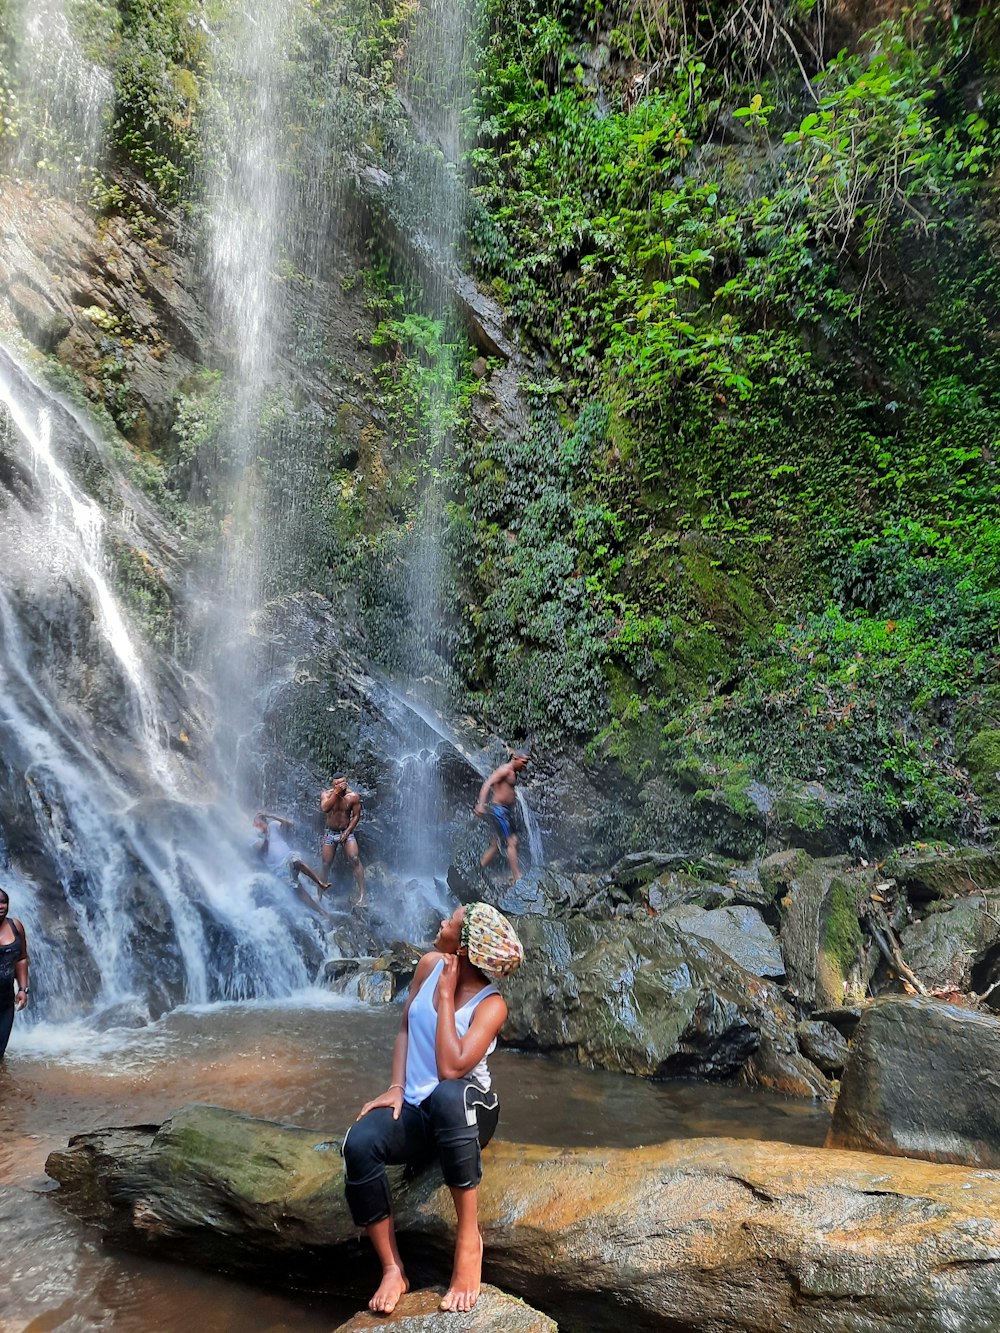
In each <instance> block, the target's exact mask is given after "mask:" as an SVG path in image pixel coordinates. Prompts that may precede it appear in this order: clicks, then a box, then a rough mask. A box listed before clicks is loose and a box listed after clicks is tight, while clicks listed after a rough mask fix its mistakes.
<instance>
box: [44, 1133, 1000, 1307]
mask: <svg viewBox="0 0 1000 1333" xmlns="http://www.w3.org/2000/svg"><path fill="white" fill-rule="evenodd" d="M47 1169H48V1171H49V1173H50V1174H51V1175H53V1176H54V1177H55V1178H56V1179H57V1180H59V1181H60V1183H61V1184H62V1189H61V1191H60V1192H59V1194H58V1195H57V1196H56V1197H57V1198H60V1199H61V1200H62V1202H63V1203H65V1204H66V1205H67V1206H68V1207H70V1208H71V1209H72V1210H73V1211H74V1212H76V1213H77V1214H78V1215H79V1216H81V1217H83V1218H85V1219H86V1220H87V1221H91V1222H97V1223H98V1224H99V1225H101V1226H102V1227H103V1229H104V1230H105V1232H106V1233H107V1235H108V1237H109V1238H110V1239H111V1240H113V1241H116V1242H118V1243H120V1244H122V1243H124V1244H127V1245H129V1246H131V1247H133V1248H138V1249H139V1250H142V1251H145V1252H147V1253H150V1254H156V1255H159V1256H161V1257H173V1258H183V1259H185V1260H188V1261H193V1262H196V1263H200V1264H204V1265H210V1266H213V1267H222V1268H225V1269H229V1270H236V1271H244V1272H247V1271H251V1272H253V1273H254V1274H255V1276H256V1277H257V1278H258V1279H259V1277H260V1274H261V1272H262V1271H267V1272H268V1273H270V1274H273V1275H274V1276H275V1277H280V1278H283V1279H284V1280H286V1281H295V1280H297V1279H298V1278H299V1277H300V1276H301V1275H303V1274H309V1276H310V1280H311V1281H313V1282H315V1281H317V1280H318V1279H321V1280H322V1281H323V1282H324V1283H325V1284H326V1285H327V1286H329V1287H331V1288H336V1289H338V1290H339V1291H340V1292H342V1293H345V1294H351V1295H352V1296H353V1295H354V1294H356V1295H357V1298H358V1301H359V1305H360V1304H361V1303H362V1301H363V1300H366V1299H367V1296H368V1295H370V1292H371V1288H372V1283H373V1281H374V1280H375V1277H376V1266H375V1263H374V1260H373V1259H372V1257H371V1256H370V1255H369V1254H368V1252H367V1251H366V1250H362V1249H359V1245H358V1241H357V1239H356V1232H355V1230H354V1228H353V1226H351V1224H350V1219H349V1217H348V1215H347V1211H346V1208H345V1205H344V1202H343V1191H342V1187H341V1185H342V1182H341V1170H342V1162H341V1158H340V1155H339V1153H338V1151H337V1145H336V1144H335V1143H332V1142H330V1141H326V1140H323V1139H322V1137H321V1136H320V1135H318V1134H316V1133H314V1132H310V1131H306V1130H301V1129H293V1128H289V1127H287V1126H281V1125H272V1124H267V1123H264V1122H260V1121H254V1120H249V1119H247V1118H245V1117H242V1116H237V1115H235V1114H234V1113H232V1112H228V1111H222V1110H219V1109H217V1108H211V1107H188V1108H186V1109H185V1110H184V1111H182V1112H178V1113H177V1114H176V1115H174V1116H173V1117H172V1119H171V1120H169V1121H167V1122H166V1124H164V1125H163V1126H162V1127H160V1128H159V1129H157V1128H156V1127H154V1126H147V1127H140V1128H137V1129H134V1130H103V1131H99V1132H97V1133H94V1134H88V1135H81V1136H78V1137H77V1138H75V1139H74V1140H72V1142H71V1144H70V1146H69V1148H68V1150H66V1151H64V1152H61V1153H54V1154H52V1155H51V1156H50V1158H49V1161H48V1163H47ZM396 1198H397V1210H396V1217H397V1226H398V1230H399V1234H400V1245H401V1248H402V1250H403V1253H404V1257H411V1258H412V1257H413V1256H415V1255H419V1256H420V1257H421V1262H422V1263H424V1262H432V1263H434V1264H437V1265H440V1266H441V1268H442V1269H444V1270H445V1272H447V1271H448V1265H449V1264H450V1251H451V1245H452V1243H453V1222H454V1212H453V1206H452V1203H451V1199H450V1196H449V1194H448V1191H447V1190H446V1189H445V1187H444V1186H443V1185H442V1184H441V1182H440V1177H439V1175H438V1172H437V1170H436V1169H435V1168H432V1169H431V1170H429V1171H428V1172H426V1173H424V1174H423V1175H420V1176H417V1177H416V1178H414V1179H413V1180H411V1181H410V1182H408V1183H406V1184H404V1185H402V1186H400V1187H399V1188H398V1189H397V1194H396ZM479 1205H480V1221H481V1225H482V1228H483V1233H484V1238H485V1243H486V1267H485V1276H486V1277H487V1279H488V1280H489V1281H490V1282H491V1283H494V1284H495V1285H497V1286H498V1287H500V1288H502V1289H503V1290H505V1291H510V1292H513V1293H515V1294H516V1295H517V1296H520V1297H521V1298H522V1299H524V1300H526V1301H529V1302H530V1303H531V1304H532V1305H535V1306H537V1307H538V1308H540V1309H542V1310H544V1311H545V1312H546V1314H549V1315H551V1317H552V1318H554V1319H557V1320H558V1321H559V1322H560V1324H561V1325H563V1326H565V1327H567V1328H586V1329H587V1330H588V1333H603V1331H604V1330H615V1333H620V1330H621V1329H622V1328H623V1327H628V1328H631V1329H634V1330H647V1329H649V1330H652V1329H659V1330H663V1329H669V1330H671V1333H871V1330H873V1329H878V1330H879V1333H940V1331H941V1330H942V1329H961V1330H963V1333H987V1330H992V1329H994V1328H996V1327H998V1326H1000V1281H998V1279H997V1264H998V1261H1000V1176H997V1175H993V1174H991V1173H983V1172H978V1171H977V1172H973V1171H969V1170H967V1169H964V1168H960V1167H955V1166H939V1165H934V1164H929V1163H926V1162H911V1161H902V1160H899V1159H887V1158H882V1157H876V1156H873V1155H870V1154H861V1153H842V1152H833V1151H828V1150H824V1149H809V1148H803V1147H789V1146H786V1145H782V1144H775V1143H754V1142H749V1141H738V1140H732V1139H698V1140H681V1141H678V1142H673V1143H667V1144H660V1145H657V1146H654V1147H648V1148H639V1149H632V1150H617V1151H616V1150H591V1149H587V1150H580V1149H563V1150H558V1149H552V1148H542V1147H534V1146H529V1145H523V1144H511V1143H496V1142H495V1143H494V1144H492V1145H491V1146H490V1148H488V1149H487V1151H486V1155H485V1175H484V1179H483V1183H482V1186H481V1188H480V1195H479ZM890 1240H891V1243H889V1242H890ZM362 1256H363V1257H362ZM452 1318H453V1317H452ZM448 1327H449V1328H453V1327H456V1325H455V1324H454V1323H452V1322H449V1324H448Z"/></svg>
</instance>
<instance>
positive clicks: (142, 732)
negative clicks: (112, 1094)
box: [0, 352, 319, 1021]
mask: <svg viewBox="0 0 1000 1333" xmlns="http://www.w3.org/2000/svg"><path fill="white" fill-rule="evenodd" d="M81 469H82V470H84V471H86V472H88V473H90V474H91V475H93V474H94V473H95V472H97V473H98V475H100V477H101V488H102V491H107V492H110V493H111V494H113V495H116V496H118V497H119V503H120V506H121V515H122V516H121V518H120V520H119V521H118V525H117V527H118V530H117V531H116V532H115V537H116V540H118V541H123V540H125V541H127V542H128V543H129V544H130V546H131V547H132V549H138V550H143V551H144V552H145V553H146V556H147V558H151V559H160V560H163V559H166V558H167V556H166V553H165V552H163V551H162V549H161V548H160V545H159V543H160V541H161V540H162V533H157V532H155V531H151V532H146V531H144V530H143V528H144V522H145V518H146V517H147V513H148V506H146V504H145V503H144V501H143V499H142V497H141V496H138V495H137V494H135V493H134V492H132V491H131V489H130V487H129V486H128V484H127V482H126V481H125V480H124V478H123V477H121V476H120V475H118V474H117V472H116V470H115V467H114V464H113V460H112V459H111V458H110V455H109V452H108V450H107V448H106V446H105V444H104V441H103V440H102V439H101V438H100V437H99V435H98V433H97V432H96V430H95V429H94V428H93V427H92V426H91V425H90V424H89V422H87V420H86V418H85V417H84V416H83V414H82V413H80V412H79V411H78V410H76V409H74V408H72V407H70V406H69V405H67V404H66V403H64V402H63V401H61V400H60V399H59V398H58V397H57V396H56V395H54V394H53V393H51V391H49V390H47V389H46V388H45V387H44V386H43V385H41V384H40V383H38V382H37V381H36V380H34V379H33V378H32V377H31V376H30V375H29V374H28V372H27V371H26V370H25V369H24V367H23V366H21V365H20V364H19V363H18V362H17V361H16V360H15V359H14V358H13V357H12V356H11V355H10V354H9V353H6V352H0V503H2V505H3V523H2V525H0V566H2V568H3V569H4V582H3V586H2V588H0V829H2V832H3V842H4V846H5V854H4V857H3V864H2V866H0V885H2V886H3V887H4V888H5V889H6V890H7V892H8V893H9V894H10V896H11V901H12V904H13V910H14V912H15V914H16V915H19V916H22V917H23V919H24V920H25V922H26V924H27V925H28V927H29V930H30V933H31V943H32V953H33V955H34V956H35V958H36V960H37V967H36V976H37V978H38V981H37V985H36V987H35V993H34V1002H33V1005H32V1008H31V1011H30V1014H29V1015H27V1016H26V1017H27V1019H28V1021H33V1020H35V1019H37V1018H39V1017H41V1018H55V1019H67V1018H70V1017H80V1016H81V1015H86V1014H87V1013H100V1012H108V1011H111V1012H114V1011H116V1010H120V1009H122V1008H123V1007H124V1008H126V1009H128V1010H129V1011H130V1012H132V1013H133V1014H137V1015H139V1016H140V1017H141V1016H144V1015H155V1014H158V1013H161V1012H163V1011H164V1010H165V1009H168V1008H172V1007H173V1006H174V1005H176V1004H178V1003H180V1002H188V1003H204V1002H206V1001H209V1000H213V999H221V998H245V997H249V996H262V995H275V994H287V993H288V992H289V991H291V990H293V989H297V988H299V987H301V986H303V985H305V984H307V982H308V979H309V976H310V975H311V974H312V970H313V969H314V967H315V965H316V963H317V961H318V958H319V948H318V941H317V940H316V938H315V936H314V935H313V934H312V933H311V932H310V931H309V930H308V928H307V927H305V926H304V925H303V924H302V923H301V921H300V920H299V917H298V914H296V913H293V912H291V910H290V908H291V904H290V903H289V902H287V901H285V900H283V899H282V896H281V895H280V893H275V892H272V891H271V890H270V888H269V886H268V885H267V884H265V883H263V882H262V880H261V879H259V878H255V877H254V876H253V874H252V873H251V870H250V867H249V866H248V865H247V864H245V863H244V861H243V858H242V855H241V845H240V844H241V837H242V829H241V824H240V816H239V815H238V814H236V813H234V811H233V810H232V808H231V807H230V806H228V805H227V804H226V803H225V802H224V801H220V800H219V799H218V798H216V797H214V796H213V794H212V790H211V788H210V787H209V786H207V784H206V783H205V781H204V779H203V778H202V777H201V775H200V774H199V772H198V770H197V767H196V766H195V765H193V764H192V763H191V761H190V760H189V759H187V758H186V757H184V756H183V754H182V753H180V752H179V751H180V749H181V747H180V746H177V747H176V748H174V747H173V746H171V744H170V741H171V739H173V740H174V741H175V742H176V740H177V734H178V731H179V727H178V724H177V720H176V710H177V707H178V703H177V698H178V696H180V695H183V696H184V697H185V703H184V705H182V706H184V707H187V708H188V709H189V712H188V714H187V719H188V720H187V725H188V726H190V727H191V729H192V730H194V729H195V725H196V723H197V707H198V702H199V701H198V700H197V698H196V697H192V695H193V694H194V691H195V683H194V682H193V681H192V680H191V679H190V678H189V677H182V676H181V673H180V672H179V671H178V670H177V668H176V666H175V665H173V664H171V663H170V662H169V661H153V660H152V659H151V658H150V654H149V650H148V649H145V648H143V647H141V646H140V643H139V641H138V639H137V637H136V636H135V633H134V631H133V630H132V629H131V628H130V624H129V617H128V615H127V613H126V611H125V610H124V609H123V607H122V606H121V604H120V603H119V601H118V598H117V596H116V593H115V589H114V585H113V577H112V570H113V562H112V561H111V560H110V558H109V555H108V549H107V540H108V535H109V520H108V518H107V517H106V515H105V514H104V513H103V512H102V510H101V509H100V508H99V507H98V505H97V504H96V503H95V501H94V500H93V499H92V497H90V496H89V495H88V494H87V492H86V491H85V490H84V489H83V486H82V485H81V483H80V481H79V480H78V479H77V477H76V476H75V475H74V473H75V472H79V471H80V470H81ZM126 520H127V521H126ZM154 526H155V522H154ZM151 667H155V670H151ZM164 688H166V689H167V690H168V692H169V694H170V695H171V697H172V702H171V703H170V709H171V713H170V715H169V716H168V714H167V712H165V710H164V701H163V698H162V695H163V690H164ZM200 702H201V704H202V706H203V707H204V706H206V705H205V703H204V700H202V701H200Z"/></svg>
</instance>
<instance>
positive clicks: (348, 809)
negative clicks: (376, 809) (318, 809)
mask: <svg viewBox="0 0 1000 1333" xmlns="http://www.w3.org/2000/svg"><path fill="white" fill-rule="evenodd" d="M360 809H361V797H360V796H359V795H358V793H357V792H356V791H345V792H344V793H343V794H342V795H340V796H336V797H334V799H333V802H332V804H331V805H330V808H329V810H327V812H326V826H327V828H331V829H333V830H334V831H335V832H338V833H339V832H340V831H341V830H342V829H345V828H347V826H348V824H350V822H351V820H352V819H353V818H354V814H355V811H360Z"/></svg>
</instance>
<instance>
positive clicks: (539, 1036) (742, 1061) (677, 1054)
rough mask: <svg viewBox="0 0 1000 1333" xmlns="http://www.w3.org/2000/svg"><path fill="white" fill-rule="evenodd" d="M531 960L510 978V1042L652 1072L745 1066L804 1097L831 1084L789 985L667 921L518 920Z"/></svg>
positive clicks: (758, 1078) (717, 1073) (713, 1073)
mask: <svg viewBox="0 0 1000 1333" xmlns="http://www.w3.org/2000/svg"><path fill="white" fill-rule="evenodd" d="M516 926H517V930H518V933H519V935H520V937H521V941H522V943H523V944H524V947H525V951H526V957H527V959H528V964H529V965H528V966H526V967H523V968H522V969H520V971H519V972H517V973H516V974H515V975H514V977H512V978H511V979H510V980H509V981H508V982H507V983H506V984H505V994H506V997H507V1002H508V1005H509V1008H510V1017H509V1018H508V1021H507V1025H506V1027H505V1029H504V1036H505V1039H506V1040H507V1041H508V1042H509V1043H510V1044H512V1045H515V1046H520V1047H523V1048H525V1049H528V1050H542V1051H549V1052H553V1051H555V1052H558V1051H561V1052H565V1053H567V1054H569V1055H570V1056H571V1057H572V1058H574V1059H578V1060H580V1061H582V1062H585V1063H592V1064H595V1065H598V1066H600V1067H602V1068H605V1069H616V1070H622V1071H624V1072H627V1073H633V1074H642V1075H646V1076H651V1077H660V1078H665V1077H670V1076H698V1077H708V1078H732V1077H734V1076H736V1075H737V1074H740V1075H741V1076H742V1077H743V1078H744V1080H745V1081H747V1082H748V1083H751V1084H760V1085H761V1086H764V1087H769V1088H772V1089H775V1090H778V1091H785V1092H789V1093H794V1094H797V1095H813V1096H820V1095H824V1094H825V1093H826V1091H827V1089H826V1083H825V1080H824V1079H823V1077H822V1076H821V1075H820V1074H819V1072H818V1070H817V1069H816V1068H815V1066H813V1065H812V1064H811V1063H810V1062H809V1061H807V1060H806V1059H805V1058H804V1057H803V1056H802V1055H801V1054H800V1053H799V1049H798V1044H797V1041H796V1038H795V1028H794V1016H793V1014H792V1011H791V1009H790V1008H789V1006H788V1005H787V1004H786V1003H785V1001H784V1000H783V998H782V996H781V994H780V992H779V991H778V989H777V988H776V987H775V986H774V985H771V984H769V983H767V982H765V981H763V980H761V979H760V978H759V977H756V976H754V975H752V974H751V973H749V972H746V971H744V970H743V969H742V968H740V967H739V966H738V965H737V964H736V963H735V962H733V961H732V959H730V958H728V957H727V956H726V955H725V954H723V953H722V952H721V951H720V950H719V949H718V948H717V947H716V946H715V945H714V944H712V943H711V942H710V941H708V940H705V939H701V938H699V937H697V936H695V935H690V934H685V933H682V932H681V931H679V930H677V929H675V928H674V927H672V926H670V925H668V924H665V923H662V922H660V921H656V920H647V921H645V922H632V921H590V920H586V919H584V918H579V917H577V918H571V919H569V920H562V921H551V920H545V919H542V918H540V917H536V916H530V917H521V918H518V919H517V921H516Z"/></svg>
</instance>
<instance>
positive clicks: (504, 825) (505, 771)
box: [476, 751, 529, 884]
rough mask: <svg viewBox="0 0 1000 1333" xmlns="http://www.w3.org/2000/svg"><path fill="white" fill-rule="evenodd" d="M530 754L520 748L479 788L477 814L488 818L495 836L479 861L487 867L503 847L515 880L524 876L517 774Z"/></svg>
mask: <svg viewBox="0 0 1000 1333" xmlns="http://www.w3.org/2000/svg"><path fill="white" fill-rule="evenodd" d="M528 758H529V756H528V755H527V754H525V753H524V752H523V751H521V752H520V753H519V754H516V755H514V757H513V758H512V759H511V760H510V762H509V763H506V764H501V765H500V767H499V768H495V769H494V770H493V772H492V773H491V774H490V775H489V777H488V778H487V779H486V781H485V782H484V783H483V785H482V786H481V787H480V789H479V799H478V801H477V802H476V814H477V815H479V816H480V818H482V817H483V816H484V815H486V816H488V817H489V820H490V823H491V825H492V826H493V839H492V841H491V842H490V845H489V847H488V848H487V849H486V851H485V852H483V855H482V857H481V858H480V861H479V864H480V865H481V866H482V867H483V869H484V870H485V869H486V867H487V866H488V865H489V863H490V862H491V861H492V860H493V858H494V856H496V854H497V852H498V851H499V850H500V847H501V846H502V847H503V849H504V851H505V852H506V853H507V864H508V865H509V866H510V873H511V874H512V875H513V876H514V883H515V884H516V883H517V881H518V880H519V879H520V878H521V871H520V868H519V866H518V861H517V828H518V819H517V792H516V790H515V788H516V787H517V775H518V773H520V772H521V771H522V770H523V769H525V768H527V766H528Z"/></svg>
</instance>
